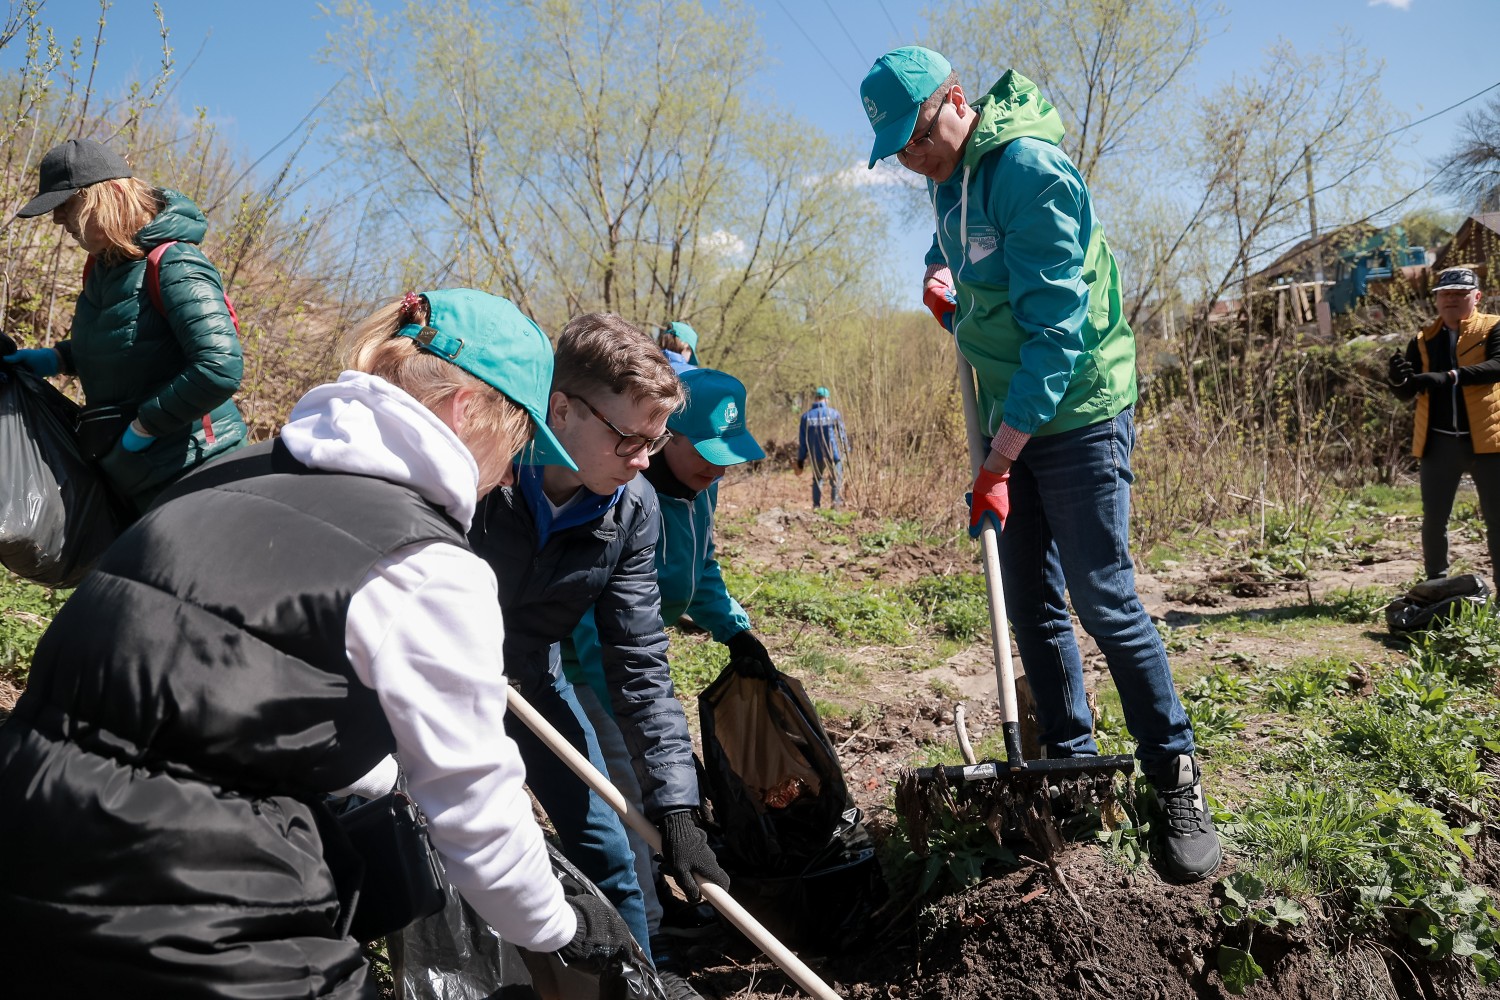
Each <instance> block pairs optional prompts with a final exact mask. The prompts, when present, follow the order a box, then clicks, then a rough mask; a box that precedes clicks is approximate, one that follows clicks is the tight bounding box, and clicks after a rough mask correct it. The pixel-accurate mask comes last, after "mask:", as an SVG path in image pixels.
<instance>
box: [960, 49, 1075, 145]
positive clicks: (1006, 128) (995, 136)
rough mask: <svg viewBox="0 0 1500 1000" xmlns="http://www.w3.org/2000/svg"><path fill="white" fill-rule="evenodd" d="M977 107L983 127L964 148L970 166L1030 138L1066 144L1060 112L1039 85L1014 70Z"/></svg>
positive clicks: (977, 130)
mask: <svg viewBox="0 0 1500 1000" xmlns="http://www.w3.org/2000/svg"><path fill="white" fill-rule="evenodd" d="M974 108H975V110H976V111H978V112H979V124H978V125H976V126H975V127H974V133H973V134H972V135H971V136H969V145H968V146H967V147H966V148H965V149H964V164H965V165H967V166H973V165H974V164H975V163H977V162H978V161H979V159H980V157H982V156H984V155H985V154H986V153H988V152H990V151H991V150H994V149H998V148H999V147H1001V146H1003V145H1005V144H1006V143H1008V142H1010V141H1011V140H1012V139H1020V138H1022V137H1024V136H1030V137H1031V138H1033V139H1042V140H1044V141H1046V142H1050V143H1052V144H1053V145H1054V146H1056V145H1058V144H1059V143H1061V142H1062V137H1063V123H1062V117H1061V116H1060V115H1058V113H1057V109H1056V108H1054V107H1053V106H1052V105H1051V103H1050V102H1048V101H1047V99H1046V98H1044V97H1042V95H1041V92H1040V91H1038V90H1037V88H1036V84H1034V83H1032V82H1031V81H1030V80H1028V79H1026V77H1024V76H1022V75H1021V74H1020V73H1017V72H1016V71H1015V70H1013V69H1010V70H1006V71H1005V75H1004V76H1002V77H1001V78H1000V79H999V80H998V81H996V83H995V85H994V86H993V87H991V88H990V90H989V93H987V94H985V95H984V96H983V97H981V98H980V99H979V101H978V103H976V104H975V105H974Z"/></svg>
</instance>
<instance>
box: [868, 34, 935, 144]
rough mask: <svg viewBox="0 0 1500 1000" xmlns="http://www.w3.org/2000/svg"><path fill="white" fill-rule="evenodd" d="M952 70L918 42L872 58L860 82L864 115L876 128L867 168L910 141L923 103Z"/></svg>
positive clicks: (873, 127)
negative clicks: (877, 57)
mask: <svg viewBox="0 0 1500 1000" xmlns="http://www.w3.org/2000/svg"><path fill="white" fill-rule="evenodd" d="M952 72H953V67H952V66H951V65H949V63H948V60H947V59H944V58H943V57H942V56H941V55H939V54H938V53H936V52H934V51H932V50H931V49H924V48H922V46H920V45H905V46H902V47H901V48H899V49H892V50H891V51H890V52H887V53H886V54H885V55H883V56H881V57H880V58H879V59H876V60H875V65H873V66H871V67H870V72H868V73H866V74H865V79H864V82H863V83H861V84H860V85H859V96H860V100H862V101H863V102H864V105H865V115H866V116H868V117H869V119H870V127H871V128H872V129H874V130H875V145H873V146H871V147H870V163H869V166H870V167H872V168H873V167H874V166H875V162H876V161H877V160H883V159H885V158H886V157H887V156H891V155H893V154H895V153H898V152H900V151H901V147H902V146H905V145H906V144H907V143H908V142H910V141H911V133H912V129H914V128H916V125H917V112H918V111H919V110H920V109H921V107H922V102H923V101H925V100H927V98H929V97H931V96H932V95H933V94H934V93H936V92H937V89H938V88H939V87H941V86H942V85H943V81H944V80H946V79H948V74H949V73H952Z"/></svg>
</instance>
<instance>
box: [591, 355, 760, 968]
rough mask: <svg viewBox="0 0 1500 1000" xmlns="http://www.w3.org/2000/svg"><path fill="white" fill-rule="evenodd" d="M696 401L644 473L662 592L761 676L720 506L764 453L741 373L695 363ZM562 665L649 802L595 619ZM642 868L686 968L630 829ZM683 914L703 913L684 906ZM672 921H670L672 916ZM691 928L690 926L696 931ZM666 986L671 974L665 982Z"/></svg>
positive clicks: (662, 957) (670, 422)
mask: <svg viewBox="0 0 1500 1000" xmlns="http://www.w3.org/2000/svg"><path fill="white" fill-rule="evenodd" d="M678 377H679V378H680V379H681V380H682V386H683V389H684V390H685V391H686V393H687V402H686V403H685V404H684V406H683V408H682V409H681V410H679V411H677V412H676V413H674V414H673V415H672V416H671V417H669V418H668V419H667V429H668V430H670V431H671V432H672V440H671V441H669V442H668V443H667V446H666V447H665V448H664V449H663V450H662V451H661V452H660V453H659V454H657V455H653V456H652V457H651V464H650V466H648V467H647V469H646V470H645V472H644V475H645V477H646V479H647V481H648V482H650V484H651V485H652V487H653V488H654V489H655V490H656V497H657V501H658V503H659V504H660V506H661V533H660V536H659V540H658V542H657V545H656V579H657V584H658V586H659V588H660V590H661V612H662V620H663V622H664V623H665V624H666V625H675V624H677V623H678V622H679V621H681V620H682V619H683V618H690V619H691V620H692V621H693V623H694V624H695V625H697V626H698V627H699V628H702V629H705V630H706V631H707V632H708V633H709V634H710V635H712V636H713V637H714V638H715V639H716V640H718V641H719V642H721V643H723V644H724V645H726V646H727V647H729V660H730V663H731V664H734V665H735V667H736V669H739V670H742V671H745V672H747V673H751V674H754V675H757V676H767V675H770V674H774V672H775V670H776V667H775V665H774V664H773V663H772V661H771V656H770V654H769V653H768V652H767V651H766V647H765V645H764V644H763V643H761V641H760V640H759V639H758V638H756V636H755V633H754V632H753V631H752V630H751V624H750V616H749V615H747V614H746V613H745V609H744V608H743V607H741V606H740V603H739V602H738V601H736V600H735V599H734V598H733V597H732V596H730V594H729V591H728V589H727V588H726V587H725V585H724V577H723V574H722V573H721V572H720V570H719V561H718V558H717V556H716V555H715V550H714V512H715V510H716V509H717V507H718V502H719V487H718V483H719V479H720V478H721V477H722V476H723V475H724V472H725V470H727V469H729V468H731V467H733V466H736V465H742V464H744V463H745V462H755V461H759V460H760V459H762V458H764V457H765V452H764V451H762V450H761V447H760V445H759V444H757V443H756V440H755V438H754V437H752V436H751V434H750V430H749V428H748V427H747V426H746V424H745V387H744V385H743V384H742V383H741V382H740V380H739V379H737V378H735V377H734V376H733V375H729V374H726V373H725V372H721V371H717V370H715V369H712V368H689V369H687V370H685V371H682V372H680V373H679V376H678ZM562 657H563V669H564V671H565V673H566V674H567V676H568V678H569V679H570V680H572V681H573V684H574V687H575V690H576V691H577V693H578V698H579V701H581V702H582V703H583V706H584V710H585V712H587V713H588V716H589V720H590V721H591V722H592V723H593V724H594V730H595V732H596V733H597V734H598V736H599V742H600V745H601V747H602V749H603V750H604V755H605V758H606V760H607V762H608V764H609V772H610V777H611V779H612V780H613V781H614V783H615V784H616V785H617V786H618V787H619V788H620V789H621V790H622V791H623V792H624V793H625V794H626V796H627V797H628V798H630V800H631V803H632V805H633V806H635V807H637V808H639V806H640V787H639V785H638V783H637V782H636V780H635V775H634V773H633V771H632V769H631V766H630V755H629V753H628V751H627V750H626V747H625V743H624V740H623V739H622V738H621V735H620V729H619V727H618V726H617V725H616V724H615V723H614V721H613V720H612V719H611V717H610V713H609V711H608V709H607V708H606V707H605V706H607V705H609V704H610V703H611V697H610V694H609V690H608V688H607V685H606V682H605V675H604V666H603V660H602V657H601V655H600V648H599V636H598V630H597V628H596V627H595V625H594V620H593V618H592V616H586V617H585V618H584V619H583V621H582V623H580V624H579V626H578V628H576V629H575V630H574V631H573V635H572V637H571V639H570V640H568V641H566V642H564V643H563V649H562ZM631 836H632V843H633V846H634V848H635V856H636V864H637V871H638V875H639V880H640V884H641V888H642V891H643V892H644V894H645V897H646V922H647V924H648V926H649V927H650V932H651V936H652V947H651V951H652V953H653V955H656V956H658V957H657V967H658V969H661V968H662V967H663V964H665V968H666V969H667V971H669V972H671V971H677V972H679V973H681V972H682V971H683V970H682V968H681V965H680V962H681V956H680V955H678V954H677V953H676V951H675V949H674V948H673V947H672V945H671V942H670V941H668V940H666V939H667V938H668V937H670V936H672V934H673V932H674V931H679V930H681V929H682V928H681V927H680V926H679V927H674V926H668V927H667V928H666V930H667V933H666V934H663V933H662V930H663V910H662V903H663V897H664V896H666V899H665V901H666V902H668V903H670V902H671V901H672V898H671V897H670V896H669V895H667V894H666V888H665V886H664V885H660V886H659V887H658V882H659V880H658V879H657V877H656V876H654V875H653V872H652V864H651V851H650V849H649V848H648V847H646V845H645V842H644V841H641V840H639V839H638V838H636V837H635V835H634V833H632V834H631ZM681 912H682V916H683V917H684V918H688V919H690V918H691V917H692V916H694V914H693V911H692V909H691V908H684V909H683V910H682V911H681ZM667 923H668V924H669V925H670V924H671V920H668V921H667ZM688 929H689V930H691V928H688ZM664 982H665V980H664Z"/></svg>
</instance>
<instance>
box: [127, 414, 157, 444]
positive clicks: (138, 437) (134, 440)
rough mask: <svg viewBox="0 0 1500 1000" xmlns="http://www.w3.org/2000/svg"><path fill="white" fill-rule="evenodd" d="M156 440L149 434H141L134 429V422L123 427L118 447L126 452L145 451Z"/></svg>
mask: <svg viewBox="0 0 1500 1000" xmlns="http://www.w3.org/2000/svg"><path fill="white" fill-rule="evenodd" d="M155 440H156V438H154V437H152V436H151V435H150V434H142V433H141V432H140V431H137V430H136V429H135V421H133V420H132V421H131V422H130V423H128V424H126V425H125V433H124V435H122V436H121V438H120V447H121V448H124V449H125V450H126V451H145V450H146V449H147V448H149V447H151V442H153V441H155Z"/></svg>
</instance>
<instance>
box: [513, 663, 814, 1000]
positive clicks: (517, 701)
mask: <svg viewBox="0 0 1500 1000" xmlns="http://www.w3.org/2000/svg"><path fill="white" fill-rule="evenodd" d="M507 711H509V712H511V713H513V714H514V715H515V716H516V718H518V719H520V720H521V721H522V722H523V723H525V725H526V728H527V729H530V730H531V731H532V732H533V733H535V734H536V737H537V739H539V740H541V741H542V742H543V743H545V744H547V748H548V749H549V750H551V751H552V752H553V753H555V754H557V756H558V758H559V759H560V760H561V761H562V762H563V763H564V764H566V765H568V769H569V770H571V771H572V772H573V773H574V774H576V775H578V777H580V778H582V779H583V782H584V784H586V785H588V786H589V787H590V788H591V789H593V790H594V791H595V792H597V793H598V794H599V797H600V798H602V799H603V800H604V801H605V802H608V803H609V804H610V806H611V807H612V808H613V809H614V811H615V812H617V813H619V814H620V818H621V819H622V820H624V821H625V825H626V826H628V827H630V828H631V829H632V830H634V831H635V832H636V833H638V834H640V835H641V837H642V839H644V840H645V841H646V843H647V844H649V845H650V846H651V849H652V850H653V851H660V850H661V831H659V830H657V828H656V825H655V824H654V823H652V822H651V821H650V820H648V819H647V818H646V817H645V816H642V815H641V814H640V813H639V812H638V811H636V810H634V809H632V808H630V803H629V802H626V801H625V796H624V795H621V794H620V790H619V789H618V788H616V787H615V786H614V785H612V784H610V781H609V779H608V778H606V777H605V776H604V775H602V774H600V773H599V769H598V768H596V767H594V765H593V764H592V763H591V762H590V761H589V759H588V758H587V757H585V756H584V755H583V754H581V753H579V752H578V751H577V750H576V749H575V748H574V746H573V744H571V743H569V742H568V741H567V740H566V739H564V738H563V735H562V734H561V733H559V732H558V731H557V730H556V729H555V728H553V726H552V724H551V723H550V722H548V721H547V720H546V719H544V718H542V716H541V715H540V714H538V712H537V710H536V709H534V708H532V707H531V704H530V703H529V702H528V701H527V700H526V699H525V698H523V697H521V695H519V694H518V693H516V689H515V688H511V689H510V693H509V701H508V702H507ZM698 887H699V888H700V889H701V890H702V891H703V898H704V899H706V900H708V901H709V902H710V903H711V904H713V907H714V909H716V910H718V911H719V912H720V913H722V914H723V915H724V916H725V918H726V919H728V921H729V922H730V923H732V924H734V926H735V927H737V928H739V931H740V933H741V934H743V935H745V937H747V938H749V939H750V941H751V943H752V944H754V945H755V946H756V947H757V948H759V949H760V950H761V951H763V952H765V954H766V957H767V958H769V959H770V960H771V961H773V962H775V963H776V964H777V965H778V966H780V967H781V969H782V971H783V972H785V973H786V974H787V975H789V976H791V977H792V979H793V980H795V981H796V983H797V985H798V986H801V987H802V988H803V989H804V990H806V991H807V993H808V995H809V996H812V997H815V998H817V1000H843V998H842V997H840V996H839V995H838V994H837V993H835V992H834V991H833V990H832V989H830V988H829V986H828V984H827V983H825V982H823V980H821V979H819V978H818V974H817V973H815V972H813V970H811V969H809V968H808V967H807V965H806V964H805V963H804V962H803V961H802V959H800V958H798V957H797V956H796V955H795V954H793V953H792V951H791V949H789V948H788V947H787V946H786V945H784V944H782V943H781V942H780V941H778V940H776V938H775V937H774V936H772V934H771V932H770V931H768V930H766V929H765V927H763V926H761V923H760V921H758V920H756V919H755V918H754V917H752V916H751V915H750V914H749V912H747V911H746V910H745V908H744V907H742V906H741V905H740V904H739V903H737V902H735V900H734V897H733V896H731V895H729V893H728V892H726V891H724V890H723V889H721V888H719V887H718V886H717V885H714V884H713V883H712V882H702V881H700V882H699V883H698Z"/></svg>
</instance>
